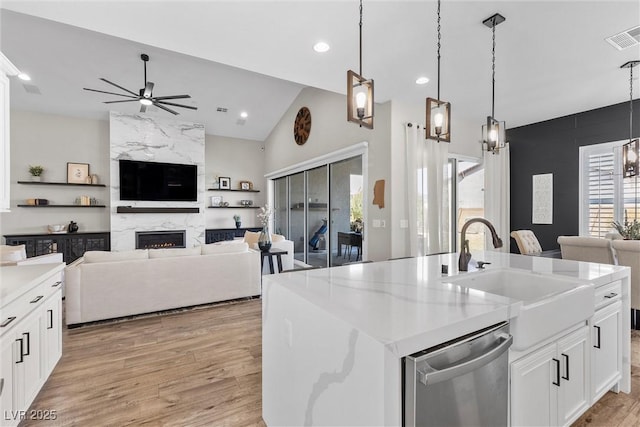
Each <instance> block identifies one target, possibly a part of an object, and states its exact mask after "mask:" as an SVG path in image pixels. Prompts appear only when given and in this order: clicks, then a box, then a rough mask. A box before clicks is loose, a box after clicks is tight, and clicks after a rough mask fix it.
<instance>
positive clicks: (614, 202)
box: [580, 141, 640, 237]
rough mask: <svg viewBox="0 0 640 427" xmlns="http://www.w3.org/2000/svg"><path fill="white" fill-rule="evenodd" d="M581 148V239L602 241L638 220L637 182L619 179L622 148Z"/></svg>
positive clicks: (617, 145)
mask: <svg viewBox="0 0 640 427" xmlns="http://www.w3.org/2000/svg"><path fill="white" fill-rule="evenodd" d="M625 142H627V141H615V142H608V143H605V144H596V145H589V146H585V147H580V200H581V203H580V235H583V236H593V237H605V235H606V234H607V233H609V232H610V231H611V230H612V228H613V226H612V222H613V221H618V222H620V223H624V222H627V221H633V220H635V219H640V218H639V217H638V214H639V212H638V178H637V177H632V178H625V179H623V178H622V148H621V147H622V144H624V143H625Z"/></svg>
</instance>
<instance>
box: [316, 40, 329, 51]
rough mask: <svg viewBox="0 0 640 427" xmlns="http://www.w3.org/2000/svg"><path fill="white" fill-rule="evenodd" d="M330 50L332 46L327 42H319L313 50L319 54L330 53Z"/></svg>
mask: <svg viewBox="0 0 640 427" xmlns="http://www.w3.org/2000/svg"><path fill="white" fill-rule="evenodd" d="M329 49H331V46H329V44H328V43H326V42H318V43H316V44H314V45H313V50H315V51H316V52H318V53H325V52H328V51H329Z"/></svg>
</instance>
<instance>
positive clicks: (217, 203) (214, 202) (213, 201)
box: [211, 196, 222, 206]
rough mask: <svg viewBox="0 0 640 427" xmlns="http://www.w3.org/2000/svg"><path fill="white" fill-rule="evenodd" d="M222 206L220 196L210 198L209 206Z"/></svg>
mask: <svg viewBox="0 0 640 427" xmlns="http://www.w3.org/2000/svg"><path fill="white" fill-rule="evenodd" d="M221 204H222V197H221V196H211V206H220V205H221Z"/></svg>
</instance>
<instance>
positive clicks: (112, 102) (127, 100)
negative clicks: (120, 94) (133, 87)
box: [103, 99, 138, 104]
mask: <svg viewBox="0 0 640 427" xmlns="http://www.w3.org/2000/svg"><path fill="white" fill-rule="evenodd" d="M137 100H138V99H124V100H122V101H105V102H103V104H116V103H118V102H133V101H137Z"/></svg>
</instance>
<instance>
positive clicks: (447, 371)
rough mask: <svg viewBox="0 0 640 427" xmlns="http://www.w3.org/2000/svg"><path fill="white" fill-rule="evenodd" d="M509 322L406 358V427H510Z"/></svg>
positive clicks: (404, 419)
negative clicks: (508, 424)
mask: <svg viewBox="0 0 640 427" xmlns="http://www.w3.org/2000/svg"><path fill="white" fill-rule="evenodd" d="M512 341H513V338H512V337H511V335H509V324H508V323H507V322H503V323H499V324H497V325H493V326H490V327H488V328H485V329H482V330H480V331H477V332H474V333H472V334H468V335H465V336H463V337H460V338H458V339H456V340H453V341H449V342H446V343H444V344H441V345H439V346H436V347H432V348H429V349H426V350H423V351H420V352H418V353H414V354H412V355H410V356H407V357H405V358H404V359H403V360H404V390H403V400H404V417H403V424H404V425H405V426H406V427H411V426H439V427H440V426H491V427H496V426H506V425H507V422H508V419H507V417H508V390H509V360H508V352H507V350H508V349H509V347H510V346H511V342H512Z"/></svg>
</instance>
